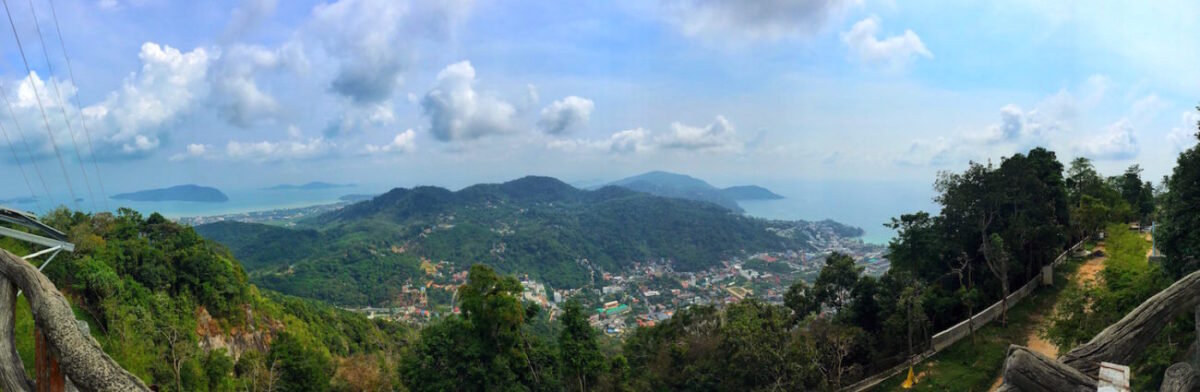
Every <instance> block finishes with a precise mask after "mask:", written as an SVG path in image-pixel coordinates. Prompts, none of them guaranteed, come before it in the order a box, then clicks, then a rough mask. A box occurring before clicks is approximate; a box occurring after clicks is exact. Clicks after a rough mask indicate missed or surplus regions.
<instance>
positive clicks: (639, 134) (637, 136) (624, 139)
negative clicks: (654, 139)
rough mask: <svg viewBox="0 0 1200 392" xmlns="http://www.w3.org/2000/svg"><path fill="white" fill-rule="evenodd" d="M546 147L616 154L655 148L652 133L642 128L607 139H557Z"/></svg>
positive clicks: (618, 133)
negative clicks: (652, 142) (651, 141)
mask: <svg viewBox="0 0 1200 392" xmlns="http://www.w3.org/2000/svg"><path fill="white" fill-rule="evenodd" d="M546 147H547V148H550V149H553V150H561V151H566V152H605V153H614V154H629V153H640V152H644V151H649V150H651V149H652V148H653V146H652V145H651V143H650V132H648V131H646V130H645V129H642V128H633V129H626V130H623V131H619V132H616V133H613V134H612V135H611V136H609V137H608V138H607V139H601V140H584V139H565V140H563V139H555V140H551V141H550V142H549V143H546Z"/></svg>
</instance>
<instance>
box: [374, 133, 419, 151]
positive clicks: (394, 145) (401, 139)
mask: <svg viewBox="0 0 1200 392" xmlns="http://www.w3.org/2000/svg"><path fill="white" fill-rule="evenodd" d="M415 138H416V133H415V132H413V130H412V129H409V130H406V131H404V132H401V133H398V134H396V137H394V138H392V142H391V143H388V144H384V145H382V146H377V145H374V144H368V145H367V153H370V154H379V153H392V152H397V153H408V152H412V151H413V150H414V149H416V144H415V143H414V142H413V139H415Z"/></svg>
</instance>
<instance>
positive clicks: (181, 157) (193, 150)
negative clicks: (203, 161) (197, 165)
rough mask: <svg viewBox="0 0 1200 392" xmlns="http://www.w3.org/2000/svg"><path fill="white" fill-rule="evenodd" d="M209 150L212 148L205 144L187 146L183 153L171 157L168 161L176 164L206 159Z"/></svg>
mask: <svg viewBox="0 0 1200 392" xmlns="http://www.w3.org/2000/svg"><path fill="white" fill-rule="evenodd" d="M211 148H212V146H209V145H207V144H196V143H193V144H188V145H187V148H186V149H185V150H184V152H181V153H178V154H175V155H172V156H171V158H169V160H170V161H172V162H178V161H186V160H191V159H197V158H206V157H209V155H208V152H209V149H211Z"/></svg>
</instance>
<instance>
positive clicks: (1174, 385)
mask: <svg viewBox="0 0 1200 392" xmlns="http://www.w3.org/2000/svg"><path fill="white" fill-rule="evenodd" d="M1195 386H1196V372H1195V371H1194V370H1193V369H1192V365H1189V364H1188V363H1187V362H1179V363H1176V364H1174V365H1171V367H1169V368H1167V371H1166V372H1165V373H1163V383H1162V386H1160V387H1159V388H1158V390H1159V391H1160V392H1191V390H1192V389H1193V388H1194V387H1195Z"/></svg>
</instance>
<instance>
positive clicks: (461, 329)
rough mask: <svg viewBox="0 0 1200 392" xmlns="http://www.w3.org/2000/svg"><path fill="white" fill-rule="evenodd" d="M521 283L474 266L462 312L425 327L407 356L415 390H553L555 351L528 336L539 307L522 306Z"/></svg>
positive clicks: (406, 372) (407, 374) (462, 293)
mask: <svg viewBox="0 0 1200 392" xmlns="http://www.w3.org/2000/svg"><path fill="white" fill-rule="evenodd" d="M521 291H522V288H521V283H520V282H518V281H517V279H516V278H515V277H512V276H500V275H498V274H496V271H495V270H493V269H491V268H490V267H487V266H485V265H482V264H476V265H474V266H472V267H471V269H470V271H469V272H468V274H467V283H466V284H465V285H463V286H462V287H460V288H459V294H458V297H459V308H460V309H461V310H462V314H461V315H457V316H451V317H448V318H446V319H444V320H442V321H440V322H437V323H434V324H432V325H430V326H428V327H426V328H425V329H423V330H422V331H421V337H420V339H418V341H417V342H416V344H414V347H413V348H412V349H411V350H409V352H408V354H407V355H405V357H404V358H403V359H402V361H401V362H402V363H401V366H400V372H401V374H402V375H403V378H404V379H405V380H406V381H407V383H408V384H409V385H407V386H408V388H409V389H410V390H417V391H437V390H466V391H483V390H522V389H534V390H541V389H553V388H555V387H556V379H555V378H554V376H555V375H556V374H557V373H556V372H555V371H554V369H553V366H552V365H553V362H554V361H553V359H554V355H553V352H552V351H549V350H548V349H547V347H546V345H545V344H543V343H542V342H541V340H540V339H537V338H535V337H530V336H527V335H526V334H525V329H526V323H525V320H527V319H528V318H529V316H530V315H531V314H532V313H534V312H536V310H537V309H538V308H537V307H536V306H533V307H530V308H526V307H524V306H523V305H522V304H521V301H520V298H519V295H520V294H521Z"/></svg>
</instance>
